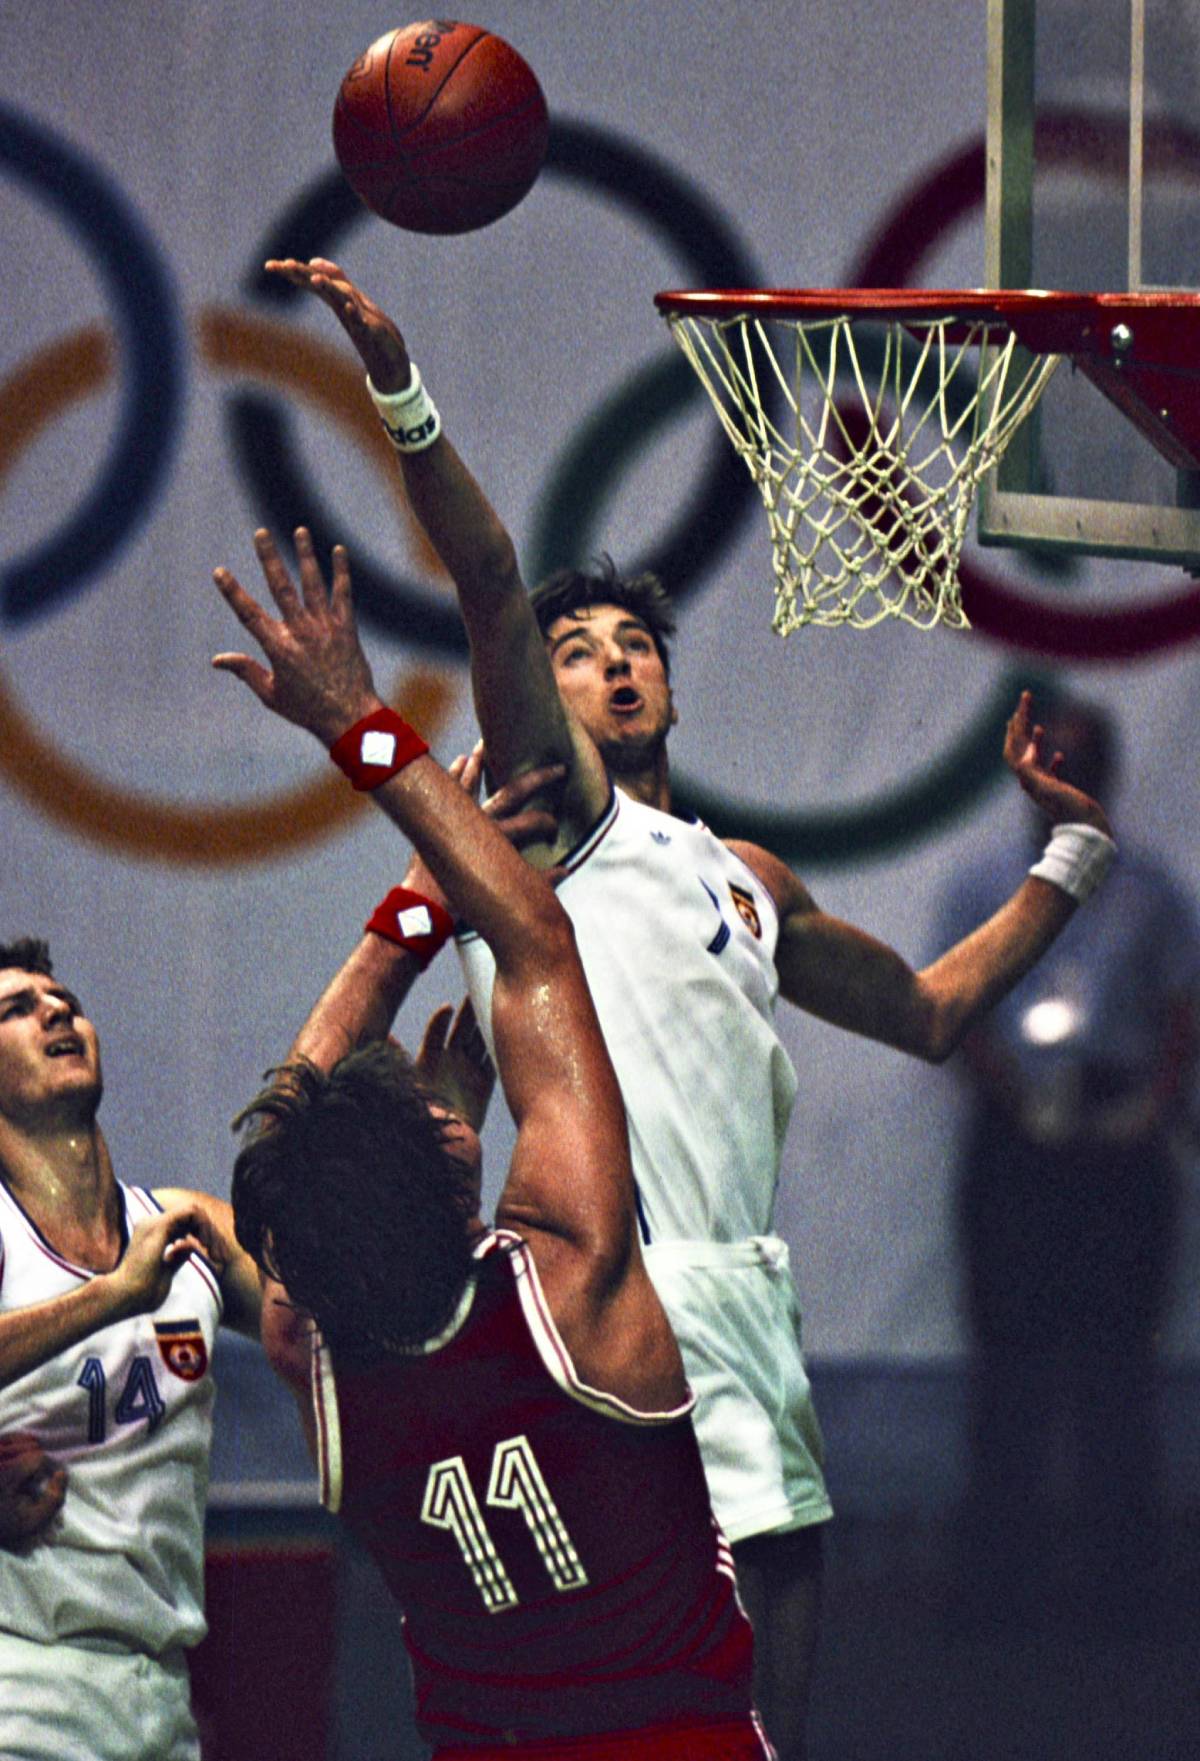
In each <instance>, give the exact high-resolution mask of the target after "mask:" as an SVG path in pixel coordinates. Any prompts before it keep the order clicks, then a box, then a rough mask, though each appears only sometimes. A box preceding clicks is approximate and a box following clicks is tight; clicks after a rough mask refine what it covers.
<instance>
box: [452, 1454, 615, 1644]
mask: <svg viewBox="0 0 1200 1761" xmlns="http://www.w3.org/2000/svg"><path fill="white" fill-rule="evenodd" d="M486 1502H487V1503H488V1504H490V1505H493V1506H494V1507H495V1508H497V1509H499V1510H519V1511H520V1512H521V1515H522V1516H523V1517H524V1518H525V1522H526V1524H527V1525H528V1528H529V1532H530V1534H531V1535H532V1536H533V1539H534V1541H535V1543H536V1545H537V1550H538V1553H539V1554H540V1556H541V1559H542V1563H543V1564H544V1566H545V1567H546V1570H547V1571H548V1572H549V1574H550V1581H551V1583H552V1584H553V1585H554V1588H555V1589H556V1590H563V1591H566V1590H579V1589H582V1588H583V1586H584V1585H585V1584H586V1583H587V1581H588V1580H587V1573H586V1572H585V1571H584V1569H583V1565H582V1563H581V1562H580V1559H579V1555H578V1554H577V1553H576V1551H575V1548H574V1546H573V1545H572V1542H571V1537H570V1535H569V1534H568V1533H567V1529H566V1525H565V1524H564V1522H563V1520H562V1518H561V1516H559V1514H558V1509H557V1506H556V1505H555V1503H554V1500H553V1498H552V1497H551V1496H550V1489H549V1487H548V1486H547V1484H546V1481H545V1478H544V1476H543V1474H542V1470H541V1468H540V1467H539V1466H538V1464H537V1459H536V1457H535V1456H534V1453H533V1450H532V1448H531V1447H530V1443H529V1439H528V1437H509V1438H506V1439H505V1441H504V1442H503V1443H497V1445H496V1447H495V1449H494V1450H493V1452H492V1471H491V1475H490V1477H489V1480H488V1489H487V1494H486ZM421 1521H422V1522H424V1523H429V1524H430V1526H431V1527H432V1528H435V1529H448V1530H449V1532H450V1533H451V1534H452V1535H453V1536H454V1539H455V1540H456V1541H457V1542H458V1548H459V1552H460V1553H461V1554H462V1556H463V1559H464V1560H465V1562H466V1565H467V1568H468V1570H469V1571H470V1573H471V1576H472V1577H473V1578H474V1580H475V1585H476V1588H477V1589H478V1591H479V1593H480V1595H481V1596H482V1597H483V1605H484V1607H485V1608H486V1609H487V1611H488V1613H489V1614H502V1613H503V1612H504V1610H505V1609H506V1608H515V1607H516V1605H517V1601H518V1597H517V1592H516V1590H515V1589H514V1587H513V1583H512V1580H511V1578H510V1577H509V1575H508V1573H507V1572H506V1571H505V1569H504V1563H503V1561H502V1560H501V1558H500V1555H499V1554H498V1553H497V1551H496V1545H495V1542H494V1541H493V1540H492V1536H491V1531H490V1530H489V1529H488V1526H487V1523H486V1521H485V1520H484V1516H483V1512H482V1511H481V1510H480V1508H479V1500H478V1499H477V1498H476V1496H475V1489H474V1487H473V1486H472V1485H471V1481H470V1476H469V1475H468V1473H467V1466H466V1463H465V1462H464V1460H463V1458H462V1456H461V1455H453V1456H450V1457H449V1458H448V1459H447V1460H445V1461H436V1462H434V1464H433V1466H432V1467H431V1468H430V1470H429V1477H428V1478H427V1480H426V1482H425V1500H424V1503H423V1504H422V1506H421Z"/></svg>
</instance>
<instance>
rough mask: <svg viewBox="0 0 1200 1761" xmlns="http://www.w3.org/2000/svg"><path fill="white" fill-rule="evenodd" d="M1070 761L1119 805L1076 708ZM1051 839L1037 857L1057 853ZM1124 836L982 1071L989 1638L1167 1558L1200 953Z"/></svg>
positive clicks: (972, 1215)
mask: <svg viewBox="0 0 1200 1761" xmlns="http://www.w3.org/2000/svg"><path fill="white" fill-rule="evenodd" d="M1056 748H1057V749H1058V750H1060V751H1061V752H1062V753H1063V757H1064V764H1063V774H1064V776H1065V777H1067V778H1068V779H1069V780H1070V781H1072V782H1074V783H1075V784H1077V785H1078V786H1079V787H1080V788H1082V789H1085V790H1087V791H1088V793H1090V794H1094V795H1097V796H1099V798H1100V799H1102V800H1104V801H1108V800H1110V799H1111V797H1112V794H1113V792H1114V780H1115V778H1114V771H1115V766H1116V756H1117V753H1116V731H1115V728H1114V726H1113V724H1112V722H1111V720H1110V719H1109V717H1108V716H1107V715H1106V714H1105V713H1103V712H1102V711H1100V710H1098V709H1096V708H1094V707H1091V706H1089V705H1087V704H1084V703H1081V702H1076V701H1067V700H1061V701H1060V702H1059V703H1058V704H1057V705H1056V706H1055V707H1054V708H1053V710H1052V711H1051V712H1050V714H1049V715H1048V717H1047V720H1046V743H1045V749H1046V750H1047V751H1048V752H1053V751H1054V750H1055V749H1056ZM1118 824H1119V822H1118ZM1030 829H1031V834H1032V842H1031V857H1033V856H1036V854H1037V853H1038V852H1039V851H1040V849H1041V841H1042V836H1043V833H1042V828H1041V826H1040V824H1039V825H1038V826H1036V827H1034V826H1031V828H1030ZM1117 837H1118V847H1119V854H1118V859H1117V863H1116V865H1115V867H1114V870H1113V872H1112V874H1111V875H1110V876H1109V879H1108V881H1107V883H1106V884H1105V886H1104V887H1102V888H1101V889H1100V891H1099V893H1098V894H1097V895H1096V897H1095V898H1094V899H1093V900H1091V901H1090V902H1089V904H1088V907H1087V910H1086V911H1081V912H1079V914H1078V915H1077V916H1076V918H1075V919H1074V920H1073V922H1072V923H1071V924H1069V925H1068V927H1067V929H1066V930H1065V932H1064V933H1063V934H1062V935H1061V936H1060V937H1059V939H1058V941H1057V942H1056V943H1055V944H1054V946H1053V947H1052V948H1051V949H1050V951H1049V952H1048V953H1047V954H1046V956H1045V957H1044V958H1043V959H1042V961H1041V962H1040V963H1039V964H1038V966H1037V967H1035V968H1034V970H1033V971H1032V972H1031V973H1030V974H1029V976H1028V977H1027V978H1026V979H1025V980H1024V981H1023V982H1022V983H1021V984H1020V985H1018V986H1017V988H1016V989H1015V990H1014V991H1013V992H1012V993H1011V995H1010V996H1009V997H1008V998H1007V999H1006V1000H1005V1001H1004V1002H1002V1003H1001V1004H1000V1005H999V1006H998V1007H997V1008H996V1009H995V1010H994V1011H993V1012H992V1013H991V1014H990V1015H988V1016H987V1017H985V1018H984V1020H983V1021H982V1022H981V1023H980V1025H979V1026H977V1027H976V1028H975V1029H974V1031H973V1032H972V1034H971V1036H970V1037H969V1039H968V1040H967V1041H966V1042H965V1044H964V1047H963V1049H962V1051H961V1053H960V1055H959V1060H958V1068H959V1071H960V1074H961V1076H962V1077H963V1078H964V1079H965V1081H966V1082H967V1084H968V1086H969V1090H970V1097H971V1109H970V1114H969V1119H968V1123H967V1127H966V1132H965V1140H964V1143H963V1149H962V1157H961V1168H960V1177H959V1185H958V1225H959V1231H960V1242H961V1249H962V1256H963V1266H964V1273H965V1296H966V1313H967V1320H968V1323H969V1327H970V1334H971V1343H972V1350H973V1364H972V1381H971V1405H970V1438H969V1441H970V1477H969V1484H968V1492H967V1498H966V1503H965V1509H964V1535H963V1539H964V1549H963V1554H962V1568H963V1572H962V1586H963V1589H964V1590H965V1591H966V1592H967V1595H968V1598H969V1602H968V1607H969V1608H971V1609H973V1611H974V1612H976V1613H977V1614H980V1615H982V1616H984V1617H989V1616H992V1615H995V1616H997V1617H1000V1618H1003V1617H1005V1616H1006V1615H1020V1614H1024V1613H1035V1612H1037V1611H1039V1610H1040V1611H1042V1612H1046V1611H1049V1612H1053V1596H1054V1592H1055V1590H1056V1589H1057V1590H1059V1591H1061V1590H1063V1589H1064V1587H1067V1586H1070V1585H1071V1584H1072V1583H1074V1586H1075V1590H1076V1595H1075V1596H1074V1597H1073V1598H1072V1609H1073V1610H1074V1611H1076V1612H1078V1610H1079V1607H1080V1603H1079V1597H1078V1591H1079V1589H1080V1588H1081V1587H1082V1589H1083V1590H1084V1592H1085V1595H1086V1601H1085V1603H1084V1606H1085V1607H1092V1608H1099V1607H1100V1606H1101V1605H1103V1606H1104V1607H1105V1608H1106V1609H1107V1610H1108V1611H1109V1612H1115V1611H1118V1610H1119V1609H1120V1608H1122V1607H1125V1606H1129V1605H1131V1604H1132V1602H1133V1599H1134V1598H1135V1597H1136V1594H1137V1588H1136V1586H1137V1585H1138V1584H1145V1582H1146V1577H1145V1573H1146V1571H1147V1570H1148V1569H1149V1567H1150V1564H1151V1561H1152V1558H1153V1545H1152V1543H1153V1539H1154V1532H1155V1522H1154V1518H1155V1514H1156V1512H1157V1509H1158V1506H1159V1499H1160V1491H1161V1479H1162V1464H1161V1460H1160V1443H1159V1424H1158V1410H1157V1408H1158V1393H1157V1388H1156V1378H1155V1368H1156V1366H1155V1356H1156V1346H1157V1342H1158V1336H1159V1330H1160V1327H1161V1323H1162V1319H1163V1309H1164V1300H1165V1296H1166V1291H1167V1284H1168V1276H1169V1272H1170V1266H1171V1252H1172V1244H1173V1241H1174V1235H1175V1223H1176V1212H1177V1188H1178V1177H1177V1145H1178V1141H1179V1137H1180V1134H1181V1129H1182V1127H1183V1125H1184V1124H1185V1123H1186V1110H1187V1107H1188V1103H1189V1099H1190V1089H1191V1081H1192V1071H1193V1063H1194V1058H1195V1052H1196V1040H1197V1020H1198V1015H1197V998H1198V986H1200V939H1198V934H1197V926H1196V919H1195V916H1194V913H1193V909H1192V905H1191V902H1190V899H1189V898H1188V896H1187V894H1185V892H1184V891H1183V889H1182V888H1181V887H1180V886H1179V884H1178V883H1177V882H1176V881H1175V880H1174V879H1173V878H1172V877H1171V875H1170V874H1169V873H1168V872H1167V870H1166V869H1165V867H1164V866H1163V864H1162V863H1161V862H1159V861H1157V860H1155V859H1154V858H1153V857H1151V856H1148V855H1147V854H1146V853H1144V852H1142V851H1140V850H1137V849H1136V848H1134V847H1132V846H1131V844H1130V842H1129V839H1128V837H1127V835H1124V834H1123V833H1122V831H1121V830H1120V829H1118V832H1117ZM1012 880H1013V877H1012V875H1011V873H1009V871H1008V868H1007V865H1006V863H1005V862H1004V860H1003V859H1002V858H999V859H998V858H997V856H996V855H995V853H993V854H991V855H989V856H988V857H987V858H986V859H985V860H981V861H980V862H979V863H978V865H976V866H973V867H972V868H970V869H969V870H968V871H967V872H966V873H964V874H962V875H961V876H960V877H959V878H958V880H957V882H956V883H955V885H954V887H953V888H952V889H951V891H950V893H949V894H948V895H947V897H946V899H945V901H944V902H943V909H942V918H941V922H940V924H939V925H938V931H937V933H938V935H939V937H940V938H942V941H941V942H940V943H939V945H944V944H945V943H946V942H949V941H951V940H953V939H954V938H955V936H957V935H958V934H960V933H962V932H963V931H964V930H966V929H968V928H969V927H970V926H971V925H972V924H975V923H978V922H980V921H981V919H982V918H983V917H985V916H986V915H987V913H988V912H989V911H991V910H992V909H994V908H995V906H997V905H999V904H1000V903H1001V902H1002V901H1003V900H1004V899H1005V898H1006V897H1007V896H1008V893H1009V891H1010V890H1011V887H1012ZM1064 1516H1065V1517H1066V1518H1067V1519H1068V1520H1067V1522H1066V1523H1065V1524H1064V1523H1063V1521H1062V1518H1063V1517H1064ZM1068 1549H1069V1551H1068ZM1064 1559H1065V1560H1066V1563H1067V1564H1068V1565H1069V1566H1073V1567H1074V1570H1073V1571H1068V1572H1067V1574H1066V1575H1065V1577H1064V1575H1063V1574H1062V1573H1061V1572H1060V1571H1059V1570H1058V1569H1057V1568H1058V1567H1061V1566H1062V1565H1063V1563H1064Z"/></svg>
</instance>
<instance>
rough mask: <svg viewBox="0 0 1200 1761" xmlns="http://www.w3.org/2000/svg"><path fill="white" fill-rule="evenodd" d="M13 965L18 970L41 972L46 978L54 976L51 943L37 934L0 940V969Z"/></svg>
mask: <svg viewBox="0 0 1200 1761" xmlns="http://www.w3.org/2000/svg"><path fill="white" fill-rule="evenodd" d="M6 966H13V967H15V968H16V969H17V971H18V972H40V973H41V974H42V976H43V977H44V978H52V977H53V976H54V967H53V966H52V964H51V962H50V944H49V942H43V941H41V940H40V939H39V938H38V937H37V936H18V937H17V939H16V941H15V942H0V970H3V969H4V967H6Z"/></svg>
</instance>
